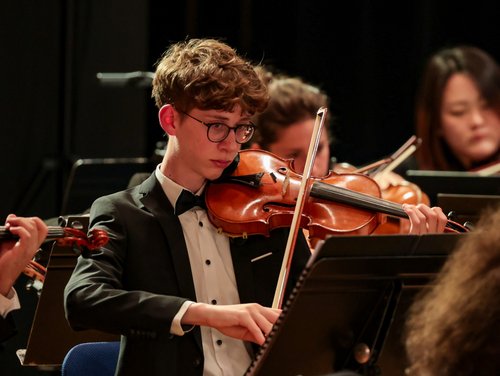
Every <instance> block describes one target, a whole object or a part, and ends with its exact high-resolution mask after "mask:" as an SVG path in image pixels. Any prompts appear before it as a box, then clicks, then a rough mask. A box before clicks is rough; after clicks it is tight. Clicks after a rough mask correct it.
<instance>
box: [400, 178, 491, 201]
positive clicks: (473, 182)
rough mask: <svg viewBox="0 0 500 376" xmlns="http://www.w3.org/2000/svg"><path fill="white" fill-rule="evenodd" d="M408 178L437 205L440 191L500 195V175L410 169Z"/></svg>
mask: <svg viewBox="0 0 500 376" xmlns="http://www.w3.org/2000/svg"><path fill="white" fill-rule="evenodd" d="M406 180H408V181H410V182H412V183H415V184H416V185H418V186H419V187H420V189H422V191H423V192H425V193H426V194H427V195H428V196H429V199H430V200H431V205H437V201H438V199H437V197H438V194H439V193H454V194H474V195H500V176H498V175H493V176H480V175H478V174H477V173H473V172H462V171H428V170H408V171H406Z"/></svg>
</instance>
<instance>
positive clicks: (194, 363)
mask: <svg viewBox="0 0 500 376" xmlns="http://www.w3.org/2000/svg"><path fill="white" fill-rule="evenodd" d="M193 365H194V366H195V367H199V366H200V365H201V359H200V358H196V359H195V360H194V361H193Z"/></svg>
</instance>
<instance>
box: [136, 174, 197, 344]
mask: <svg viewBox="0 0 500 376" xmlns="http://www.w3.org/2000/svg"><path fill="white" fill-rule="evenodd" d="M140 193H141V195H144V196H143V197H142V198H141V199H140V201H141V202H142V204H143V205H144V207H145V208H146V209H147V210H148V211H149V212H150V213H152V214H153V215H154V216H155V217H156V219H157V220H158V222H159V223H160V226H161V228H162V230H163V232H164V233H165V238H166V239H167V243H168V250H167V249H166V250H165V252H167V251H170V256H171V257H172V261H173V265H174V270H175V273H176V279H177V283H178V284H179V289H180V291H181V294H182V296H183V297H185V298H187V299H189V300H191V301H193V302H196V301H197V299H196V293H195V290H194V283H193V278H192V277H191V275H192V272H191V264H190V263H189V255H188V251H187V247H186V242H185V240H184V236H183V235H182V233H183V232H182V226H181V223H180V221H179V219H178V218H177V216H176V215H175V214H174V208H173V207H172V204H170V201H169V200H168V198H167V196H166V195H165V192H163V189H162V187H161V185H160V183H159V182H158V180H157V179H156V177H155V176H154V173H153V174H152V175H151V176H150V177H149V178H148V179H147V180H145V181H144V182H143V183H142V184H141V186H140ZM179 234H181V236H179ZM195 333H196V335H195V338H196V342H197V343H198V345H199V346H200V349H201V348H202V345H201V334H200V331H199V330H196V331H195Z"/></svg>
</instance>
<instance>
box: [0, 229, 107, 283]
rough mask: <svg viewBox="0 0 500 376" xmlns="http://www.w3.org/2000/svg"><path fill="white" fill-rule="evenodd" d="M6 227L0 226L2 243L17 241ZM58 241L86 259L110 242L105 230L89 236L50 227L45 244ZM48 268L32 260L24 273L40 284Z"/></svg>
mask: <svg viewBox="0 0 500 376" xmlns="http://www.w3.org/2000/svg"><path fill="white" fill-rule="evenodd" d="M17 239H18V237H17V236H15V235H13V234H12V233H11V232H10V231H9V230H8V229H7V228H6V227H5V226H0V241H12V240H14V241H15V240H17ZM54 240H55V241H56V242H57V244H58V245H61V246H67V247H71V248H72V249H73V250H74V252H75V253H76V254H81V255H82V256H84V257H88V256H90V252H91V251H94V250H95V249H98V248H99V247H102V246H104V245H105V244H106V243H107V242H108V240H109V237H108V234H107V233H106V232H105V231H103V230H97V229H94V230H91V231H90V233H89V235H88V236H87V234H86V233H85V232H83V231H82V230H80V229H77V228H72V227H60V226H48V233H47V236H46V238H45V242H49V241H54ZM46 272H47V270H46V268H45V267H44V266H43V265H41V264H40V263H38V262H37V261H36V260H31V261H30V262H29V264H28V265H27V266H26V267H25V269H24V271H23V273H24V274H25V275H27V276H28V277H30V278H32V279H35V280H37V281H39V282H42V283H43V282H44V280H45V274H46Z"/></svg>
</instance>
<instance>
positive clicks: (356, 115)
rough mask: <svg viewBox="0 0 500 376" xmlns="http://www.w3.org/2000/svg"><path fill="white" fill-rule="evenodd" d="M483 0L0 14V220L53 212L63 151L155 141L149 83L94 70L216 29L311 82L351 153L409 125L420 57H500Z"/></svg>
mask: <svg viewBox="0 0 500 376" xmlns="http://www.w3.org/2000/svg"><path fill="white" fill-rule="evenodd" d="M492 4H493V2H487V1H475V2H474V3H472V4H471V3H468V4H467V5H460V4H458V3H456V2H454V1H439V2H438V1H431V0H423V1H419V2H416V1H405V2H399V4H397V5H394V4H387V3H385V2H375V1H353V2H341V3H338V4H337V3H336V2H331V1H298V0H287V1H283V0H279V1H269V0H267V1H262V0H256V1H251V0H239V1H235V0H227V1H217V2H207V1H201V0H188V1H185V2H182V1H178V2H171V1H153V0H150V1H133V0H85V1H76V0H45V1H27V0H21V1H13V0H9V1H6V2H3V4H2V8H3V9H2V10H1V12H0V28H1V29H0V30H1V40H0V42H1V44H0V45H1V50H2V55H1V61H0V64H1V65H0V68H1V72H2V85H1V86H0V92H1V101H0V103H1V106H2V108H1V112H0V113H1V114H2V117H1V119H0V122H1V133H0V150H1V153H2V158H1V162H0V166H1V175H0V176H1V179H2V184H0V197H2V199H1V200H0V221H3V219H4V218H5V216H6V215H7V214H8V213H10V212H16V213H18V214H22V215H38V216H41V217H42V218H49V217H54V216H57V215H59V214H60V207H61V200H62V195H63V191H64V186H65V183H66V181H67V177H68V171H69V168H70V166H71V164H72V162H73V161H74V160H75V159H76V158H101V157H138V156H146V157H149V156H151V155H152V153H153V151H154V146H155V143H156V142H157V141H159V140H161V138H162V134H161V132H160V127H159V126H158V123H157V120H156V113H155V108H154V107H153V105H152V100H151V99H150V98H149V90H147V89H141V88H131V87H126V88H109V87H102V86H101V85H100V84H99V82H98V80H97V79H96V73H97V72H129V71H135V70H145V71H152V70H153V69H154V68H153V64H154V62H155V61H156V60H157V59H158V57H159V56H160V55H161V53H162V52H163V51H164V50H165V49H166V48H167V47H168V45H169V44H170V43H171V42H174V41H178V40H182V39H184V38H186V37H188V36H189V37H217V38H223V39H224V40H225V41H227V42H228V43H229V44H230V45H232V46H233V47H235V48H236V49H237V50H238V51H239V52H240V53H241V54H243V55H246V56H247V57H248V58H250V59H251V60H253V61H254V62H259V61H262V62H264V63H267V64H272V65H273V66H274V67H276V68H277V69H280V70H282V71H284V72H286V73H289V74H292V75H300V76H302V77H304V78H305V79H306V80H308V81H310V82H311V83H313V84H316V85H319V86H320V87H322V88H323V89H324V90H326V92H327V93H328V94H329V95H330V97H331V100H332V105H331V109H330V110H331V112H332V113H333V114H334V116H335V118H336V122H335V125H334V129H333V133H334V135H335V136H336V139H337V143H336V144H335V145H333V147H332V148H333V154H334V155H335V156H336V157H337V158H338V159H339V160H340V161H348V162H351V163H353V164H363V163H368V162H371V161H374V160H377V159H379V158H381V157H383V156H385V155H387V154H390V153H392V152H393V151H395V150H396V149H397V148H398V147H399V146H400V145H401V144H402V143H403V142H404V141H405V140H406V139H407V138H408V137H409V136H410V135H411V134H412V133H413V103H414V96H415V91H416V88H417V83H418V79H419V76H420V74H421V71H422V68H423V64H424V61H425V59H426V58H427V57H428V56H429V55H430V54H431V53H433V52H435V51H436V50H437V49H439V48H441V47H444V46H452V45H456V44H474V45H477V46H479V47H481V48H484V49H485V50H486V51H488V52H490V53H491V54H492V55H493V56H494V57H495V58H497V59H498V58H499V57H500V43H498V42H499V41H498V30H497V29H498V26H497V25H498V23H499V20H500V17H499V16H500V13H499V11H498V10H497V7H496V6H495V5H492Z"/></svg>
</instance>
